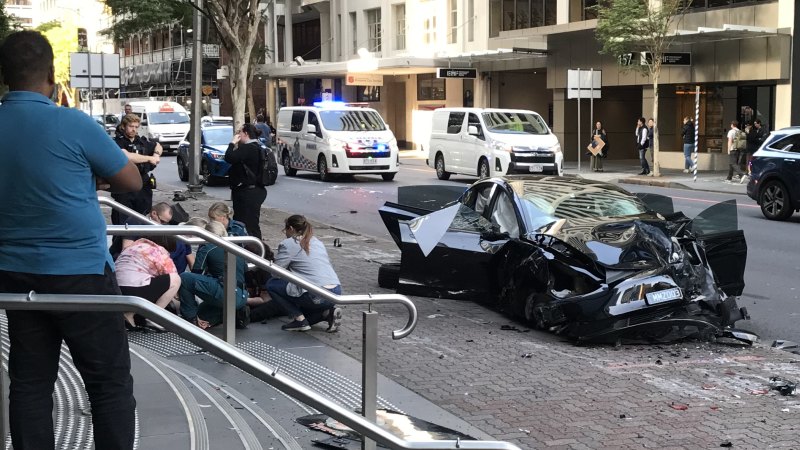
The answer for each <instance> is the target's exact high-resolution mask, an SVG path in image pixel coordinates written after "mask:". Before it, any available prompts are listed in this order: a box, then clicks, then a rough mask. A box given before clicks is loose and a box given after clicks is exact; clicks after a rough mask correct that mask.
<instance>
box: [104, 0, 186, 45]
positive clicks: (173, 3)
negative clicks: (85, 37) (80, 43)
mask: <svg viewBox="0 0 800 450" xmlns="http://www.w3.org/2000/svg"><path fill="white" fill-rule="evenodd" d="M104 1H105V4H106V6H108V7H109V9H111V13H112V15H114V16H115V18H116V19H117V20H116V22H115V23H114V24H113V25H112V26H111V27H109V28H108V29H106V30H103V34H105V35H108V36H111V38H112V39H113V40H114V41H121V40H123V39H126V38H128V37H130V36H133V35H135V34H137V33H141V32H143V31H147V30H152V29H154V28H158V27H159V26H161V25H166V24H170V23H175V22H179V23H181V24H182V25H183V26H184V28H186V27H190V26H191V25H190V24H191V21H192V6H191V5H190V4H189V3H188V2H186V1H181V0H133V1H132V0H104Z"/></svg>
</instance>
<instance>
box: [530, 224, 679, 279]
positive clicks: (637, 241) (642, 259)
mask: <svg viewBox="0 0 800 450" xmlns="http://www.w3.org/2000/svg"><path fill="white" fill-rule="evenodd" d="M653 219H655V217H650V216H638V217H635V218H625V219H620V218H605V219H599V220H598V218H592V219H591V220H586V219H563V220H561V221H558V222H556V224H553V225H551V226H549V227H548V230H547V231H546V232H545V233H544V234H547V235H551V236H553V237H555V238H557V239H559V240H561V241H563V242H565V243H566V244H568V245H570V246H572V247H574V248H575V249H577V250H579V251H581V252H582V253H584V254H585V255H586V256H588V257H589V258H591V259H592V260H594V261H595V262H596V263H597V264H598V265H599V266H601V267H605V268H607V269H613V270H646V269H650V268H655V267H660V266H663V265H666V264H667V262H668V261H669V260H670V253H671V252H672V249H673V242H672V239H671V237H670V232H669V230H667V229H666V228H664V226H663V224H664V222H663V221H661V222H658V221H657V219H656V220H653ZM537 234H538V233H537Z"/></svg>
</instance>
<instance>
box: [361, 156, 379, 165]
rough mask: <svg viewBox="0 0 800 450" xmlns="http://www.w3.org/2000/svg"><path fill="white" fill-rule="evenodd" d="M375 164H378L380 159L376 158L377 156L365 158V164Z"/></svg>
mask: <svg viewBox="0 0 800 450" xmlns="http://www.w3.org/2000/svg"><path fill="white" fill-rule="evenodd" d="M374 164H378V160H377V159H375V158H364V165H365V166H369V165H374Z"/></svg>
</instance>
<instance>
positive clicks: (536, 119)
mask: <svg viewBox="0 0 800 450" xmlns="http://www.w3.org/2000/svg"><path fill="white" fill-rule="evenodd" d="M483 122H484V123H486V127H487V128H488V129H489V131H492V132H494V133H506V134H549V133H550V131H549V130H548V129H547V125H546V124H545V123H544V120H543V119H542V118H541V116H539V115H538V114H536V113H522V112H519V113H515V112H500V111H495V112H487V113H483Z"/></svg>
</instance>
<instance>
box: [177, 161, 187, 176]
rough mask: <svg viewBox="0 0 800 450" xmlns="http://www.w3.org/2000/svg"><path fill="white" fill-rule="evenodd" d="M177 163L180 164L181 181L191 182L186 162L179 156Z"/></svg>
mask: <svg viewBox="0 0 800 450" xmlns="http://www.w3.org/2000/svg"><path fill="white" fill-rule="evenodd" d="M177 163H178V178H180V179H181V181H189V168H188V167H186V162H185V161H184V160H183V158H181V157H180V156H178V161H177Z"/></svg>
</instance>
